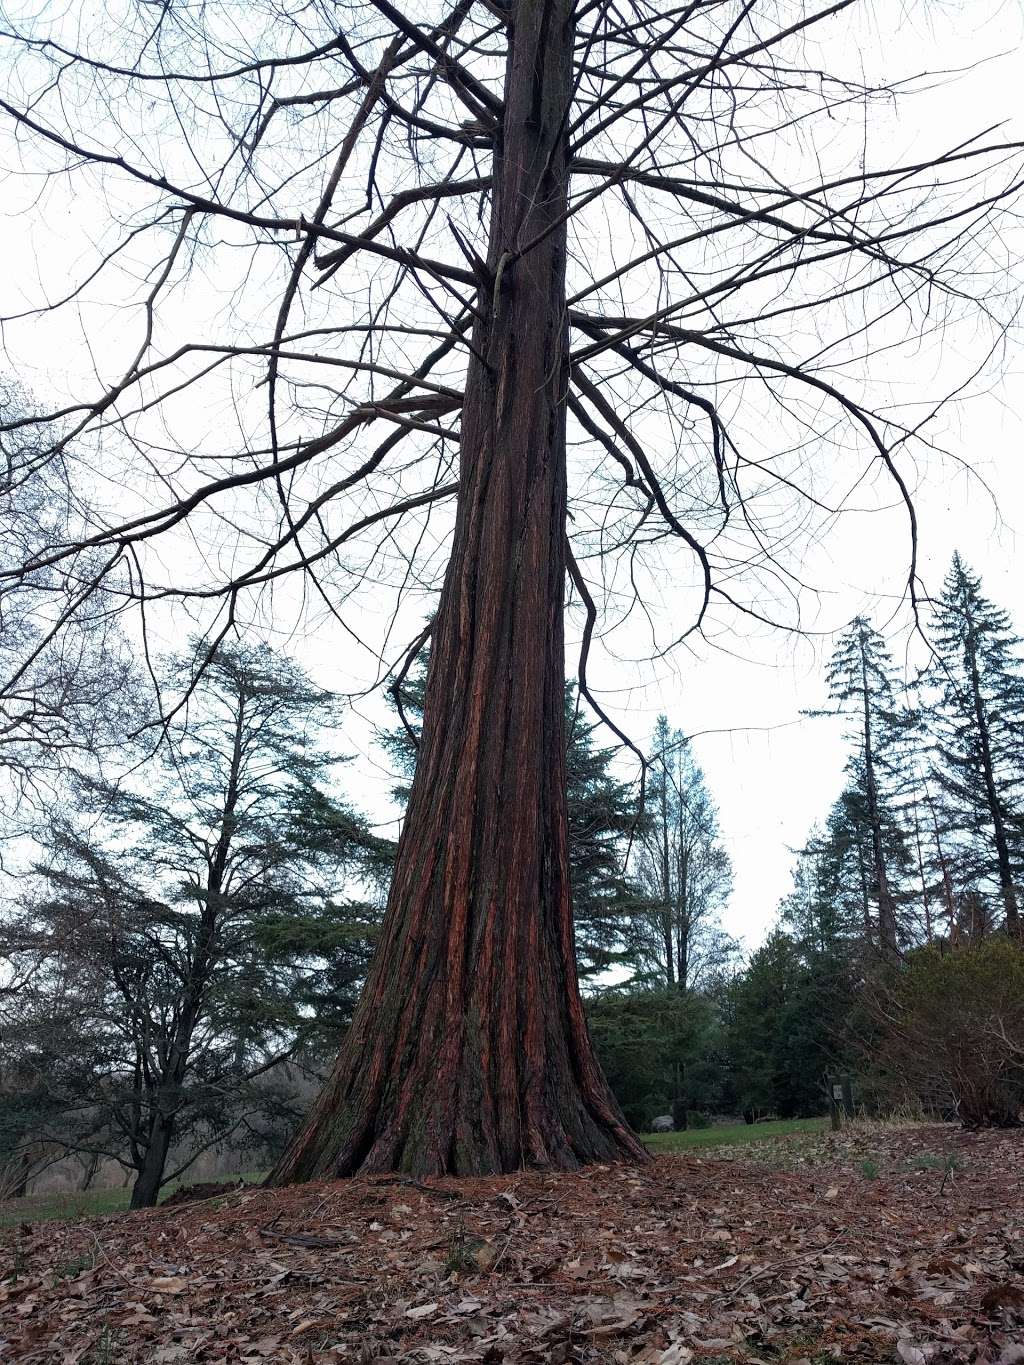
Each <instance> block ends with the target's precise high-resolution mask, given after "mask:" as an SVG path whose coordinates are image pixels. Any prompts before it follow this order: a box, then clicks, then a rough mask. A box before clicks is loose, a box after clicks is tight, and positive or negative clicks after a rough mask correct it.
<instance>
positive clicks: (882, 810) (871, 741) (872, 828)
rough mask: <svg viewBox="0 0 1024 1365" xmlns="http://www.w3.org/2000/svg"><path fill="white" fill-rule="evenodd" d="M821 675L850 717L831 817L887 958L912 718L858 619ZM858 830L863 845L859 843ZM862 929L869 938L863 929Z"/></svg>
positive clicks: (894, 925) (893, 927)
mask: <svg viewBox="0 0 1024 1365" xmlns="http://www.w3.org/2000/svg"><path fill="white" fill-rule="evenodd" d="M826 676H827V680H828V689H829V696H830V698H831V700H832V701H833V702H834V703H835V706H836V709H837V710H838V711H839V713H840V714H842V715H844V716H847V717H848V718H849V722H850V724H849V730H848V737H849V740H850V742H851V746H852V753H851V757H850V761H849V763H848V765H847V773H848V775H849V783H848V786H847V789H846V792H845V793H844V796H843V798H841V800H840V809H839V810H838V812H837V814H838V815H839V818H840V820H841V821H845V822H846V824H847V826H848V834H849V837H850V847H851V850H852V851H853V852H855V854H856V856H857V858H858V860H859V861H858V869H859V873H860V875H861V878H862V897H863V903H864V906H865V918H866V920H867V918H868V916H867V909H868V907H869V906H872V905H873V906H874V907H875V912H876V913H875V920H876V926H877V941H878V946H879V948H880V950H881V952H882V953H883V955H884V956H885V957H887V958H892V957H894V956H895V955H896V952H897V950H898V945H899V939H900V927H899V916H898V905H899V902H900V900H901V898H902V896H901V891H902V888H901V881H902V880H903V878H902V873H903V871H904V868H905V867H907V866H909V853H908V850H907V848H906V842H905V838H904V836H903V834H902V831H901V830H900V827H899V823H898V814H897V806H898V802H899V799H900V798H901V797H903V796H905V795H906V793H907V789H908V778H907V773H908V746H909V742H910V735H911V731H912V727H913V717H912V715H911V713H910V712H909V710H908V709H907V707H906V705H905V703H904V701H903V699H902V696H901V686H900V683H899V680H898V679H897V676H896V670H895V667H894V665H893V662H892V658H891V656H890V654H889V651H888V649H887V647H886V644H885V640H884V639H883V637H882V636H881V635H880V634H879V632H878V631H877V630H875V628H874V627H873V626H872V624H871V622H870V621H869V620H868V618H867V617H865V616H858V617H856V618H855V619H854V620H853V622H852V624H851V626H850V629H849V630H848V631H847V633H846V634H845V635H844V636H843V637H842V638H841V639H840V641H839V643H838V644H837V646H836V649H835V652H834V653H833V655H832V659H831V662H830V664H829V667H828V672H827V675H826ZM819 714H820V713H819ZM860 831H863V833H864V834H865V835H866V841H865V840H862V839H861V838H859V837H858V835H859V832H860ZM865 929H866V932H869V933H870V932H871V931H870V930H869V928H868V925H867V923H866V924H865Z"/></svg>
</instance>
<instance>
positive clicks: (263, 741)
mask: <svg viewBox="0 0 1024 1365" xmlns="http://www.w3.org/2000/svg"><path fill="white" fill-rule="evenodd" d="M188 665H189V661H188V660H181V661H178V663H177V664H176V665H174V666H172V668H173V670H174V671H176V672H177V673H178V674H179V675H180V673H181V672H183V671H186V670H187V668H188ZM186 676H187V671H186ZM333 719H334V702H333V698H332V697H331V696H330V695H329V694H327V693H324V692H322V691H321V690H320V689H318V688H316V687H315V686H314V685H313V684H312V683H311V682H310V681H309V680H308V679H307V678H306V677H305V676H304V675H303V674H302V673H301V671H300V670H299V669H297V668H296V667H295V666H294V665H292V664H291V663H289V662H288V661H287V660H285V659H283V658H281V657H280V656H277V655H275V654H273V653H272V652H271V651H270V650H268V649H266V648H256V649H246V648H242V647H240V646H236V647H231V648H228V647H222V649H221V650H220V651H219V652H218V653H217V654H216V655H215V656H214V657H213V658H212V659H210V660H209V661H207V662H206V663H205V667H204V668H203V669H202V671H201V672H199V673H198V675H197V676H196V677H195V679H194V689H193V691H192V695H191V700H190V703H189V707H188V711H187V713H185V712H180V713H179V715H178V716H177V717H176V718H174V719H173V720H172V721H171V722H170V725H169V730H168V736H167V743H166V745H165V746H164V747H163V748H162V749H161V750H160V751H159V752H158V754H157V756H156V757H155V759H153V760H152V761H151V762H149V763H146V764H144V765H142V766H141V767H140V769H139V770H138V772H137V773H135V774H134V775H132V776H130V777H129V779H128V780H126V781H125V782H123V783H122V784H120V785H114V784H111V783H108V782H105V781H101V780H98V779H95V778H92V779H84V778H83V780H82V782H81V788H80V797H79V802H78V808H77V810H76V811H75V812H73V813H72V814H71V815H69V816H68V818H66V819H63V820H62V821H61V822H59V823H55V824H54V827H53V829H52V832H51V839H50V843H49V849H48V854H47V857H46V859H45V861H44V862H43V864H42V865H41V866H40V867H39V869H38V878H37V885H36V890H35V894H33V895H32V896H31V897H29V898H27V899H26V900H25V901H24V902H23V903H22V904H21V905H20V906H19V907H17V908H16V910H12V911H11V912H9V913H8V914H6V915H5V922H4V925H3V940H4V943H3V946H4V948H5V949H6V950H7V954H8V955H9V956H11V957H13V958H15V959H19V958H20V959H22V960H27V959H28V958H32V959H33V961H34V963H35V968H36V969H35V970H34V971H33V972H32V973H30V988H29V989H27V990H26V991H25V992H23V993H22V995H21V996H20V997H19V999H18V1000H17V1001H16V1002H15V1005H16V1010H17V1014H18V1025H19V1030H20V1034H19V1036H20V1037H21V1040H22V1047H21V1060H22V1063H23V1065H22V1071H26V1069H27V1070H29V1071H31V1072H32V1074H33V1075H34V1077H35V1087H36V1090H37V1091H38V1107H39V1110H40V1112H43V1111H45V1112H47V1113H50V1114H53V1113H57V1112H59V1113H60V1115H61V1119H62V1124H63V1134H64V1136H65V1137H66V1138H67V1140H68V1143H69V1145H70V1146H76V1145H77V1146H78V1147H79V1149H83V1148H84V1149H85V1150H90V1149H91V1150H103V1151H104V1152H106V1153H107V1154H110V1155H116V1156H118V1157H119V1158H121V1159H123V1160H124V1161H125V1163H126V1164H127V1165H129V1166H131V1167H133V1168H134V1169H135V1171H136V1180H135V1185H134V1189H133V1192H132V1206H133V1207H139V1206H145V1205H148V1204H152V1203H154V1202H155V1201H156V1199H157V1196H158V1194H159V1191H160V1188H161V1186H162V1185H163V1184H164V1183H166V1181H167V1179H169V1178H171V1177H170V1174H169V1173H168V1171H167V1161H168V1155H169V1153H170V1150H171V1147H172V1145H173V1144H175V1143H177V1142H179V1141H181V1140H182V1139H190V1140H192V1142H193V1145H194V1143H195V1142H196V1141H198V1140H199V1135H200V1134H202V1136H203V1140H204V1141H205V1142H206V1144H207V1145H209V1143H210V1142H222V1141H223V1140H224V1138H225V1137H226V1136H227V1135H228V1134H229V1133H230V1132H232V1131H233V1130H234V1129H235V1128H236V1127H237V1126H238V1124H239V1123H240V1122H251V1121H252V1119H253V1116H254V1115H255V1114H257V1113H266V1112H268V1111H269V1112H271V1113H273V1112H279V1111H280V1099H281V1097H279V1096H277V1095H276V1094H275V1092H274V1091H273V1089H272V1088H269V1087H268V1086H267V1083H266V1081H265V1080H263V1081H261V1082H260V1084H257V1082H258V1081H260V1078H262V1077H265V1076H266V1073H267V1072H268V1071H269V1070H270V1068H271V1067H272V1066H273V1065H274V1064H275V1063H276V1062H278V1061H280V1060H281V1059H282V1058H285V1057H288V1056H290V1055H292V1054H294V1053H295V1051H296V1050H297V1049H298V1048H300V1047H302V1046H306V1047H309V1046H314V1045H315V1044H316V1043H317V1041H318V1040H320V1042H321V1046H323V1047H326V1048H328V1049H333V1048H334V1047H336V1046H337V1044H338V1041H339V1036H340V1033H341V1031H342V1030H343V1028H344V1026H345V1024H346V1023H347V1020H348V1017H349V1015H350V1013H351V1010H352V1007H353V1005H354V1003H355V994H356V991H357V989H358V986H359V984H360V982H361V980H362V978H363V977H364V975H365V972H366V967H367V964H368V960H369V954H370V950H371V947H372V941H373V938H374V934H375V929H376V922H377V919H378V913H377V910H376V906H375V905H374V903H373V901H372V900H370V901H368V900H367V899H366V898H365V896H363V897H357V898H356V899H353V898H352V897H351V895H350V891H349V888H350V887H352V886H353V885H354V884H355V885H357V886H358V885H360V884H361V885H362V886H363V888H365V889H370V886H371V885H372V883H373V881H374V879H375V878H376V876H377V875H378V873H379V870H380V868H381V866H383V865H384V863H385V862H386V860H387V856H388V852H389V850H388V849H387V847H386V846H385V845H383V844H381V842H380V841H379V840H376V839H375V838H374V837H373V836H372V835H371V834H370V832H369V831H368V829H367V827H366V825H365V823H364V822H363V821H362V820H360V819H359V818H358V817H357V816H356V815H355V814H354V813H353V812H352V811H351V810H349V809H348V808H346V807H345V806H344V805H342V804H341V803H340V802H339V801H337V800H336V799H334V798H332V797H330V796H328V795H327V794H326V791H325V788H326V787H327V785H328V783H330V784H331V785H332V786H333V785H334V783H333V768H334V766H335V760H334V758H333V757H332V755H331V754H330V753H329V752H328V751H327V750H326V749H325V748H323V747H322V735H323V730H324V728H325V727H326V726H329V725H330V724H331V723H332V721H333ZM69 1000H70V1001H72V1002H73V1008H72V1009H71V1010H70V1011H69V1008H68V1002H69ZM65 1023H67V1024H70V1025H71V1027H72V1028H73V1030H74V1032H75V1033H76V1034H77V1035H79V1036H80V1037H81V1038H83V1039H86V1040H87V1045H86V1052H87V1060H88V1065H87V1066H85V1068H84V1070H83V1073H82V1074H83V1076H84V1081H83V1082H82V1083H73V1081H72V1080H69V1079H68V1078H63V1079H62V1077H61V1074H60V1073H58V1074H57V1075H56V1076H55V1075H54V1074H53V1072H52V1070H51V1069H48V1066H47V1063H46V1059H47V1057H49V1056H51V1055H52V1054H53V1052H54V1050H55V1045H57V1044H60V1048H59V1049H58V1050H63V1046H64V1045H63V1043H61V1039H60V1036H59V1030H60V1028H62V1027H64V1024H65ZM55 1025H56V1026H57V1028H56V1031H55ZM79 1050H80V1049H79ZM55 1085H56V1086H57V1087H58V1089H59V1091H60V1093H59V1094H57V1093H56V1092H55V1090H54V1086H55ZM55 1096H56V1097H55ZM293 1117H294V1116H293ZM58 1136H59V1134H58Z"/></svg>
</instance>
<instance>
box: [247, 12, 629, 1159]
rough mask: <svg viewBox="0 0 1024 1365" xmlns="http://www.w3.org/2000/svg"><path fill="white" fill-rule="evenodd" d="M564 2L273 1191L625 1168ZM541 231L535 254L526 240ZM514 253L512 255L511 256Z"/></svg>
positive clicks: (528, 23)
mask: <svg viewBox="0 0 1024 1365" xmlns="http://www.w3.org/2000/svg"><path fill="white" fill-rule="evenodd" d="M571 15H572V6H571V3H570V0H517V3H516V4H515V5H514V6H513V8H512V12H511V16H510V25H509V32H510V54H509V59H508V65H507V69H506V82H505V92H506V109H505V114H504V120H503V129H502V130H500V131H499V133H498V134H497V141H496V146H495V161H494V186H495V191H494V195H495V197H494V204H493V208H492V218H491V227H490V243H489V251H488V265H489V266H490V269H491V271H492V272H493V277H494V282H493V285H490V286H488V288H487V289H486V290H481V292H480V295H479V303H480V306H481V308H482V310H483V311H484V313H485V316H484V317H483V318H482V320H481V321H479V322H478V324H477V326H476V328H475V332H474V342H473V347H474V352H475V355H474V358H473V359H472V361H471V363H470V366H469V373H468V376H467V384H466V393H465V400H464V405H463V417H462V449H461V481H460V488H459V501H458V510H457V516H456V527H455V536H454V544H453V549H452V557H451V561H450V563H449V566H448V570H447V574H446V577H445V583H444V588H443V591H442V594H441V600H440V603H439V607H438V612H437V616H436V618H435V622H434V629H433V637H432V642H431V652H430V665H429V673H428V679H427V687H426V697H425V705H424V713H423V733H422V740H421V745H420V753H419V758H418V762H417V767H416V776H415V779H414V782H413V787H412V793H411V796H410V801H409V809H408V814H407V816H406V820H405V826H404V829H403V833H402V838H401V841H400V843H399V848H398V856H397V861H396V864H395V874H394V879H393V882H392V887H391V895H390V898H389V901H388V908H387V913H386V916H385V920H384V926H383V929H382V934H381V942H380V946H379V948H378V951H377V955H376V958H375V960H374V964H373V967H372V969H371V971H370V975H369V978H368V980H367V984H366V987H365V989H364V991H363V995H362V998H361V1000H360V1002H359V1005H358V1007H357V1009H356V1012H355V1016H354V1018H353V1021H352V1026H351V1029H350V1030H349V1033H348V1036H347V1038H346V1041H345V1044H344V1047H343V1050H342V1053H341V1056H340V1057H339V1059H338V1062H337V1064H336V1066H335V1069H334V1072H333V1074H332V1076H331V1078H330V1080H329V1081H328V1083H327V1085H326V1087H325V1089H324V1091H323V1093H322V1094H321V1096H320V1098H319V1100H318V1101H317V1103H316V1104H315V1105H314V1107H313V1110H312V1112H311V1114H310V1116H309V1118H308V1119H307V1121H306V1124H305V1126H304V1127H303V1129H302V1130H301V1131H300V1133H299V1134H298V1136H297V1137H296V1138H295V1139H294V1141H293V1142H292V1144H291V1146H290V1148H289V1149H288V1151H287V1152H286V1153H285V1155H284V1156H283V1157H282V1159H281V1161H280V1162H279V1163H278V1165H277V1167H276V1169H275V1171H274V1172H273V1173H272V1175H271V1181H272V1182H274V1183H285V1182H288V1181H293V1180H302V1179H309V1178H313V1177H317V1176H339V1175H348V1174H350V1173H352V1172H354V1171H356V1170H360V1169H362V1170H369V1171H381V1170H402V1171H408V1172H412V1173H414V1174H420V1175H423V1174H441V1173H450V1174H458V1175H468V1174H477V1173H488V1172H499V1171H512V1170H516V1169H519V1168H520V1167H523V1166H549V1167H562V1168H572V1167H575V1166H577V1165H579V1164H580V1163H581V1162H585V1161H589V1160H614V1159H622V1158H629V1159H639V1158H642V1157H643V1156H644V1154H645V1153H644V1149H643V1147H642V1146H641V1144H640V1143H639V1141H638V1140H637V1139H636V1138H635V1137H634V1135H633V1134H632V1133H631V1132H630V1131H629V1129H628V1127H627V1126H626V1124H625V1121H624V1120H623V1118H622V1115H621V1113H620V1111H619V1108H618V1106H617V1104H616V1103H615V1100H614V1099H613V1097H612V1095H611V1093H610V1091H609V1089H608V1086H607V1083H606V1081H605V1079H604V1076H603V1075H602V1073H601V1070H600V1068H599V1066H598V1065H597V1062H596V1059H595V1057H594V1054H593V1051H592V1049H591V1044H590V1040H589V1037H588V1034H587V1029H586V1022H585V1019H584V1015H583V1008H582V1004H581V1001H580V996H579V990H578V986H577V981H576V967H575V958H574V950H573V931H572V910H571V900H570V893H569V871H568V852H567V818H566V805H565V771H564V767H565V759H564V754H565V748H564V739H563V710H564V706H563V690H564V658H563V642H562V613H563V595H564V576H565V552H564V535H565V518H566V489H565V408H564V398H565V392H566V387H567V384H568V334H567V321H566V312H565V252H566V231H565V220H564V216H563V215H564V214H565V211H566V206H567V180H568V176H567V165H566V160H567V158H566V140H567V136H566V114H567V109H568V104H569V98H570V89H571V66H570V59H571V54H572V40H573V31H572V18H571ZM538 238H541V240H539V241H538V240H536V239H538ZM531 242H535V243H536V244H535V245H533V246H531V247H530V249H529V251H528V252H527V253H526V254H525V255H524V256H523V257H522V258H521V259H520V258H517V252H518V251H520V250H521V249H522V248H524V247H526V246H527V244H529V243H531Z"/></svg>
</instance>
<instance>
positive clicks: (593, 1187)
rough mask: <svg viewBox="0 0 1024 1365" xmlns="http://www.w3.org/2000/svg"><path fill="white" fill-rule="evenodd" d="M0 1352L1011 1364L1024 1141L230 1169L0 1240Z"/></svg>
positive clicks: (882, 1138) (39, 1356)
mask: <svg viewBox="0 0 1024 1365" xmlns="http://www.w3.org/2000/svg"><path fill="white" fill-rule="evenodd" d="M0 1247H2V1251H0V1361H7V1360H17V1361H24V1362H35V1361H59V1362H62V1365H78V1362H82V1363H83V1365H108V1362H109V1365H113V1362H118V1363H119V1365H123V1363H124V1362H133V1363H134V1362H147V1365H148V1363H149V1362H154V1365H168V1363H170V1362H193V1361H195V1362H204V1361H240V1362H247V1363H249V1362H253V1363H256V1362H265V1361H275V1362H276V1361H281V1362H302V1365H319V1363H320V1362H335V1361H356V1362H360V1365H370V1363H371V1362H374V1361H385V1360H405V1361H410V1362H434V1361H441V1362H446V1361H451V1362H460V1361H481V1362H509V1365H514V1363H520V1362H521V1363H525V1362H537V1363H538V1365H540V1363H541V1362H544V1363H546V1362H552V1363H553V1365H559V1362H570V1361H581V1362H582V1361H602V1362H603V1361H607V1362H614V1363H615V1365H634V1363H638V1365H687V1362H689V1361H694V1362H702V1361H712V1360H713V1361H718V1362H725V1361H744V1362H758V1361H763V1362H766V1365H780V1363H781V1362H798V1361H799V1362H803V1363H804V1365H806V1362H814V1365H818V1362H822V1363H823V1362H825V1361H828V1360H833V1359H836V1360H846V1361H858V1362H871V1361H877V1362H882V1361H886V1362H894V1363H895V1365H954V1363H955V1362H972V1363H973V1365H985V1363H986V1362H987V1363H988V1365H995V1363H996V1362H999V1363H1000V1365H1024V1347H1022V1346H1021V1343H1022V1342H1024V1136H1022V1135H1021V1134H1020V1133H1019V1132H1018V1133H1011V1134H998V1133H985V1134H971V1135H964V1134H961V1133H958V1132H956V1131H954V1130H951V1129H947V1128H936V1129H920V1128H916V1129H911V1130H906V1131H894V1130H892V1129H885V1130H882V1131H880V1132H877V1133H870V1134H864V1133H857V1134H854V1135H852V1136H850V1135H847V1134H843V1135H841V1136H839V1137H833V1136H831V1135H827V1136H822V1137H820V1138H815V1139H814V1143H813V1146H809V1147H808V1148H807V1149H806V1156H805V1157H803V1158H798V1159H797V1160H796V1161H795V1162H794V1161H790V1162H787V1163H786V1164H785V1165H784V1166H780V1167H777V1168H773V1167H772V1166H771V1165H770V1164H766V1163H765V1162H764V1161H763V1160H758V1161H757V1162H752V1161H744V1160H743V1159H741V1158H740V1157H739V1154H738V1153H737V1155H736V1156H735V1157H733V1158H732V1159H730V1160H728V1161H726V1160H721V1159H717V1158H706V1157H699V1156H683V1157H680V1156H663V1157H659V1158H657V1159H656V1160H655V1161H653V1162H652V1163H651V1165H650V1166H648V1167H646V1168H644V1169H639V1170H637V1169H628V1168H615V1167H612V1168H609V1167H591V1168H588V1169H587V1170H585V1171H581V1172H579V1173H578V1174H574V1175H557V1176H551V1175H541V1174H535V1173H523V1174H521V1175H516V1176H506V1177H497V1178H493V1179H487V1180H464V1181H448V1180H443V1181H438V1182H423V1183H419V1184H417V1183H411V1182H405V1181H400V1180H384V1179H356V1180H349V1181H340V1182H334V1183H319V1184H314V1185H305V1186H301V1187H298V1188H294V1189H289V1190H283V1191H268V1190H258V1189H255V1190H254V1189H252V1188H248V1189H242V1190H236V1191H233V1192H232V1193H230V1194H228V1195H226V1196H224V1197H223V1198H222V1199H219V1200H214V1201H213V1202H212V1203H208V1204H202V1203H200V1204H183V1205H181V1206H179V1207H176V1208H173V1209H169V1208H166V1207H164V1208H161V1209H156V1210H152V1211H147V1212H142V1213H134V1214H116V1215H111V1216H108V1217H106V1218H102V1219H93V1220H91V1221H88V1222H81V1223H67V1224H54V1223H46V1224H38V1225H35V1226H31V1227H30V1226H28V1225H22V1226H21V1227H20V1228H12V1229H7V1230H6V1231H5V1233H4V1235H3V1239H2V1242H0Z"/></svg>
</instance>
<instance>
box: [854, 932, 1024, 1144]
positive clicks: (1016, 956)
mask: <svg viewBox="0 0 1024 1365" xmlns="http://www.w3.org/2000/svg"><path fill="white" fill-rule="evenodd" d="M875 1009H876V1011H877V1017H878V1019H879V1021H880V1024H881V1027H880V1030H879V1039H878V1054H879V1055H878V1060H879V1062H880V1064H881V1065H882V1066H883V1067H884V1068H885V1070H886V1071H887V1072H888V1073H889V1075H890V1077H891V1078H892V1079H893V1080H895V1081H896V1083H897V1084H898V1085H899V1086H900V1087H902V1088H903V1090H904V1092H905V1093H910V1094H915V1095H916V1096H918V1097H919V1098H920V1100H921V1101H922V1102H923V1103H924V1104H925V1105H928V1106H941V1105H942V1104H943V1103H945V1102H947V1101H951V1102H952V1104H953V1105H954V1106H955V1109H956V1113H957V1115H958V1116H959V1118H960V1120H961V1122H962V1123H963V1124H964V1126H965V1127H969V1128H986V1127H1016V1126H1017V1125H1018V1124H1019V1123H1020V1115H1021V1104H1022V1101H1024V950H1022V948H1021V946H1020V945H1019V944H1017V943H1014V942H1012V941H1011V940H1009V939H1007V938H1003V937H998V938H990V939H986V940H985V941H983V942H982V943H980V944H975V945H972V946H968V947H963V948H956V949H950V948H948V947H931V948H924V949H920V950H918V951H917V952H915V953H912V954H911V955H910V958H909V959H908V962H907V965H906V968H905V970H904V971H902V972H901V973H899V974H898V975H897V976H896V977H895V978H894V979H892V980H891V981H890V982H889V983H888V985H887V986H886V988H885V989H884V991H881V990H880V991H879V992H878V994H877V995H876V998H875Z"/></svg>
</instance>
